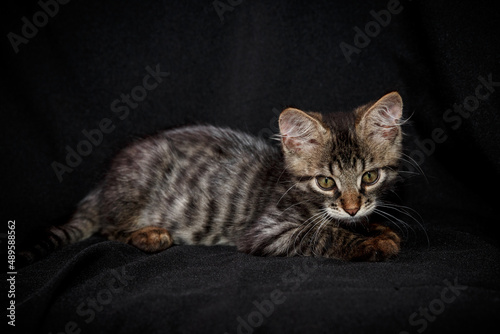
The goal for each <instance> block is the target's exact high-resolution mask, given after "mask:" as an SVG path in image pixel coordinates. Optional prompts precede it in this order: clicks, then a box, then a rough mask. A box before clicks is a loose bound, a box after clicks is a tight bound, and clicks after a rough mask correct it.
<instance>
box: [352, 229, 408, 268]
mask: <svg viewBox="0 0 500 334" xmlns="http://www.w3.org/2000/svg"><path fill="white" fill-rule="evenodd" d="M371 231H372V232H373V233H374V234H376V236H373V237H369V238H367V239H366V240H365V241H363V242H362V243H361V245H360V246H359V249H358V252H357V254H356V255H355V256H354V258H353V260H358V261H384V260H386V259H389V258H391V257H394V256H396V255H397V254H398V253H399V250H400V244H401V238H400V237H399V236H398V235H397V234H396V233H395V232H394V231H393V230H391V229H390V228H388V227H387V226H383V225H378V224H374V225H372V226H371Z"/></svg>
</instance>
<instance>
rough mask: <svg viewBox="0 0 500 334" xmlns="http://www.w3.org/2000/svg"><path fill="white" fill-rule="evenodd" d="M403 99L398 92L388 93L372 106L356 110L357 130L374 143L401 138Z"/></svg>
mask: <svg viewBox="0 0 500 334" xmlns="http://www.w3.org/2000/svg"><path fill="white" fill-rule="evenodd" d="M402 116H403V100H402V99H401V96H400V95H399V94H398V93H397V92H392V93H389V94H386V95H384V96H382V98H380V100H378V101H377V102H375V103H373V104H372V105H371V106H368V107H362V108H358V109H357V110H356V131H357V132H358V134H359V135H360V136H361V137H363V138H365V139H366V140H368V141H370V142H372V143H373V144H374V145H376V146H378V145H386V144H394V143H395V141H398V140H399V141H400V140H401V118H402Z"/></svg>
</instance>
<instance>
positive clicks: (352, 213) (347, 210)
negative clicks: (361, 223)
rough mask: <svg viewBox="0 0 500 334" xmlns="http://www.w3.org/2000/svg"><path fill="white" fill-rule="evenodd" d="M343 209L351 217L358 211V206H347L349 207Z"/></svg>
mask: <svg viewBox="0 0 500 334" xmlns="http://www.w3.org/2000/svg"><path fill="white" fill-rule="evenodd" d="M344 211H345V212H347V213H348V214H349V215H350V216H351V217H354V216H355V215H356V213H358V211H359V207H358V208H349V209H346V208H344Z"/></svg>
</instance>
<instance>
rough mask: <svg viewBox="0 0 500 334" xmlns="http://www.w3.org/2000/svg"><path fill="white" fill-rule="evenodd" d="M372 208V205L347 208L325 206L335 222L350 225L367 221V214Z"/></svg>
mask: <svg viewBox="0 0 500 334" xmlns="http://www.w3.org/2000/svg"><path fill="white" fill-rule="evenodd" d="M374 209H375V207H374V206H370V207H361V208H356V209H347V210H346V209H331V208H327V209H326V212H327V213H328V215H329V216H330V217H332V218H333V219H335V220H336V221H337V222H339V223H341V224H348V225H350V224H358V223H364V222H367V221H368V216H369V215H370V214H371V213H372V212H373V211H374Z"/></svg>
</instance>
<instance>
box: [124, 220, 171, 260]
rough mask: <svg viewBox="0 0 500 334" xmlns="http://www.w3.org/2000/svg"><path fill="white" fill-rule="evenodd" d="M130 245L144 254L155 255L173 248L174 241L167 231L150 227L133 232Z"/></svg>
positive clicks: (129, 241)
mask: <svg viewBox="0 0 500 334" xmlns="http://www.w3.org/2000/svg"><path fill="white" fill-rule="evenodd" d="M128 243H129V244H131V245H133V246H135V247H137V248H139V249H140V250H142V251H144V252H147V253H155V252H160V251H162V250H165V249H167V248H169V247H170V246H172V244H173V239H172V236H171V235H170V233H169V232H168V231H167V230H166V229H164V228H162V227H155V226H148V227H143V228H141V229H140V230H137V231H134V232H132V233H131V234H130V237H129V239H128Z"/></svg>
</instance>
